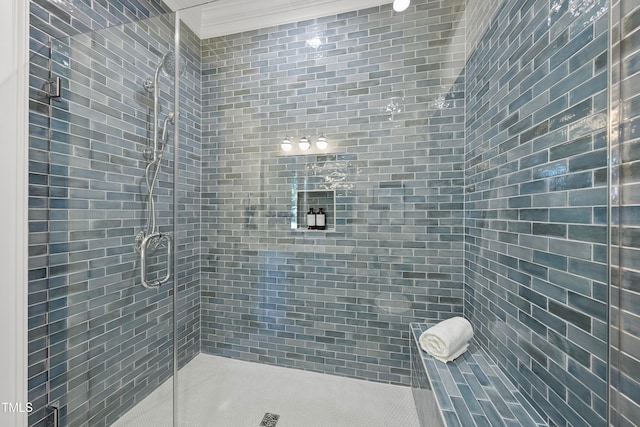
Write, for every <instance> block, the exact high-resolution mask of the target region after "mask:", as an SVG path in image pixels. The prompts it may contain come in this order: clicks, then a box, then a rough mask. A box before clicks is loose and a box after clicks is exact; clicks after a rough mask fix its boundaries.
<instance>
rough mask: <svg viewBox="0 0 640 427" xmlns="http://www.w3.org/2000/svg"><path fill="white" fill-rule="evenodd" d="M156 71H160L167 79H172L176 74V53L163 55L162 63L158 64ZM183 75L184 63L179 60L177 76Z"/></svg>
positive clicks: (171, 51) (171, 52) (170, 52)
mask: <svg viewBox="0 0 640 427" xmlns="http://www.w3.org/2000/svg"><path fill="white" fill-rule="evenodd" d="M158 69H162V71H163V72H164V74H165V75H166V76H168V77H173V76H174V75H175V74H176V53H175V52H174V51H173V50H170V51H169V52H167V53H165V54H164V56H163V57H162V61H160V63H159V64H158ZM183 73H184V61H183V60H182V58H180V60H179V61H178V74H180V75H182V74H183Z"/></svg>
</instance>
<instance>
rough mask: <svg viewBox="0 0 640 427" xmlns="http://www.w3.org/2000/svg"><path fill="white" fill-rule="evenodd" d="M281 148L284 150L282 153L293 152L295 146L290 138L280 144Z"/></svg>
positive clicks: (285, 138)
mask: <svg viewBox="0 0 640 427" xmlns="http://www.w3.org/2000/svg"><path fill="white" fill-rule="evenodd" d="M280 148H282V151H291V149H292V148H293V144H292V143H291V139H289V136H285V137H284V139H283V140H282V143H281V144H280Z"/></svg>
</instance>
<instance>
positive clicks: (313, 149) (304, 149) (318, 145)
mask: <svg viewBox="0 0 640 427" xmlns="http://www.w3.org/2000/svg"><path fill="white" fill-rule="evenodd" d="M328 147H329V140H328V139H327V137H326V136H325V135H324V133H320V136H318V138H317V139H316V140H315V144H314V143H313V140H312V138H311V137H310V136H306V135H305V136H302V137H301V138H300V140H299V141H298V144H297V147H296V146H295V145H294V143H293V142H292V140H291V138H290V137H289V135H287V136H285V137H284V139H283V140H282V141H281V142H280V150H281V151H283V152H285V153H287V154H300V153H305V154H311V153H320V152H325V151H326V150H327V148H328Z"/></svg>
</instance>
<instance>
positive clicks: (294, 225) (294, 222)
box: [291, 190, 336, 231]
mask: <svg viewBox="0 0 640 427" xmlns="http://www.w3.org/2000/svg"><path fill="white" fill-rule="evenodd" d="M295 195H296V196H295V197H293V200H292V205H293V206H292V215H291V229H292V230H297V231H334V230H335V229H336V193H335V191H334V190H302V191H297V192H296V193H295ZM312 209H313V212H314V214H312V215H314V216H315V218H314V219H313V220H311V221H309V220H308V214H309V213H310V212H311V210H312ZM320 209H322V213H323V214H324V218H323V220H324V222H322V221H321V220H320V215H318V214H319V212H320ZM316 219H317V221H316V222H314V220H316ZM323 227H324V228H323Z"/></svg>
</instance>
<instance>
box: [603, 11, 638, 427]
mask: <svg viewBox="0 0 640 427" xmlns="http://www.w3.org/2000/svg"><path fill="white" fill-rule="evenodd" d="M612 14H613V17H614V19H613V20H612V21H614V22H616V25H615V26H614V29H613V31H612V35H613V36H612V38H613V39H612V41H611V42H612V44H611V45H612V49H611V56H612V62H613V64H614V67H612V83H613V85H612V90H611V101H612V111H611V119H612V127H611V130H612V132H611V138H612V139H611V162H612V175H611V181H612V186H611V190H612V191H611V205H612V207H613V209H612V211H611V222H612V228H611V232H612V234H611V243H612V245H611V264H612V270H611V329H610V331H611V332H610V333H611V424H612V425H615V426H624V427H626V426H634V425H637V423H638V420H640V363H639V362H638V358H639V355H640V350H639V349H640V342H639V341H638V337H639V335H640V334H639V331H638V325H639V324H640V304H638V301H639V299H638V298H639V296H640V271H639V266H640V262H639V259H640V258H639V254H640V251H639V245H640V239H639V236H640V200H639V198H638V183H639V182H640V173H639V172H638V164H639V163H638V160H639V158H638V155H639V153H640V150H639V149H638V144H639V142H640V139H639V135H638V131H637V126H638V125H637V123H638V120H640V109H639V108H638V95H639V94H640V83H639V79H640V68H639V67H638V56H639V55H640V44H638V42H637V39H638V36H639V35H640V6H639V5H638V3H637V2H635V1H628V0H621V1H617V2H614V5H613V7H612ZM617 19H619V21H618V20H617Z"/></svg>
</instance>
